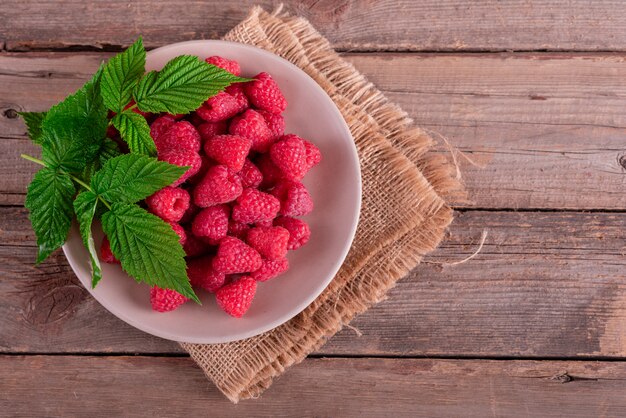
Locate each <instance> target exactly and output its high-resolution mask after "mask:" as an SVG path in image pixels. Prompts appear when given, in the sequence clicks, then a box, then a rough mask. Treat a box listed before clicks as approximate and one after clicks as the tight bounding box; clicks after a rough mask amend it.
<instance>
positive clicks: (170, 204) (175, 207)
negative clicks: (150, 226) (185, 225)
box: [146, 187, 189, 222]
mask: <svg viewBox="0 0 626 418" xmlns="http://www.w3.org/2000/svg"><path fill="white" fill-rule="evenodd" d="M146 204H147V205H148V208H149V209H150V211H151V212H152V213H154V214H155V215H156V216H158V217H159V218H161V219H163V220H164V221H166V222H178V221H180V219H181V218H182V217H183V215H184V214H185V211H186V210H187V209H188V208H189V193H187V191H186V190H184V189H180V188H178V187H164V188H163V189H161V190H159V191H157V192H156V193H154V194H153V195H152V196H148V197H147V198H146Z"/></svg>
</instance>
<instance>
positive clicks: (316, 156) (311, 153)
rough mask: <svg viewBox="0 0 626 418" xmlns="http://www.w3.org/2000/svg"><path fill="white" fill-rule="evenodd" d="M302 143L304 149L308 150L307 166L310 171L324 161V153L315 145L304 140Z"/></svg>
mask: <svg viewBox="0 0 626 418" xmlns="http://www.w3.org/2000/svg"><path fill="white" fill-rule="evenodd" d="M302 142H303V143H304V149H305V150H306V165H307V166H308V167H309V170H310V169H311V168H313V167H315V166H316V165H318V164H319V163H320V161H322V153H321V152H320V149H319V148H318V147H316V146H315V145H314V144H313V143H311V142H309V141H306V140H302Z"/></svg>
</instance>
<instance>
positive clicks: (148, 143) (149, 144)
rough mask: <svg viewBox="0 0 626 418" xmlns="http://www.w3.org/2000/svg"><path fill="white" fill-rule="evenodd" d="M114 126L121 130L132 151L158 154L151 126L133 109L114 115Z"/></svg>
mask: <svg viewBox="0 0 626 418" xmlns="http://www.w3.org/2000/svg"><path fill="white" fill-rule="evenodd" d="M112 122H113V126H115V127H116V128H117V130H118V131H120V135H122V139H124V141H126V143H127V144H128V148H129V149H130V152H132V153H137V154H145V155H156V146H155V145H154V141H153V140H152V137H151V136H150V127H149V126H148V122H146V118H144V117H143V116H141V115H140V114H138V113H135V112H133V111H129V110H126V111H124V112H122V113H118V114H117V115H115V116H114V117H113V120H112Z"/></svg>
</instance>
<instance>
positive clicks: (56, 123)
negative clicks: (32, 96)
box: [41, 71, 108, 172]
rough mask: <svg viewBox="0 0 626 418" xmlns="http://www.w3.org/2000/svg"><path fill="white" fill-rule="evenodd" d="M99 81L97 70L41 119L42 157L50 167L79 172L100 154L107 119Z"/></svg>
mask: <svg viewBox="0 0 626 418" xmlns="http://www.w3.org/2000/svg"><path fill="white" fill-rule="evenodd" d="M99 79H100V71H98V72H97V73H96V74H95V75H94V77H93V78H92V79H91V80H90V81H88V82H87V83H86V84H85V85H84V86H83V87H82V88H81V89H80V90H78V91H77V92H76V93H75V94H73V95H71V96H69V97H67V98H66V99H65V100H63V101H62V102H61V103H59V104H57V105H55V106H53V107H52V108H51V109H50V110H49V111H48V112H47V114H46V116H45V118H44V119H43V121H42V124H41V127H42V134H41V144H42V147H43V151H42V156H43V160H44V161H45V162H46V163H48V164H49V166H50V167H51V168H54V169H62V170H65V171H70V172H78V171H80V170H82V168H83V167H85V165H86V164H87V163H88V162H90V161H92V160H93V159H94V158H95V157H96V155H97V154H98V152H99V151H100V148H101V146H102V142H103V140H104V137H105V136H106V129H107V124H108V120H107V111H106V108H105V107H104V103H103V101H102V98H101V97H100V88H99Z"/></svg>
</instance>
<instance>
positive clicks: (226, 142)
mask: <svg viewBox="0 0 626 418" xmlns="http://www.w3.org/2000/svg"><path fill="white" fill-rule="evenodd" d="M251 146H252V141H251V140H249V139H248V138H244V137H241V136H237V135H218V136H214V137H213V138H211V139H209V140H208V141H206V142H205V143H204V152H205V153H206V155H208V156H209V157H211V158H212V159H214V160H215V161H217V162H218V163H219V164H223V165H225V166H226V167H228V168H230V169H231V170H233V171H239V170H241V168H242V167H243V164H244V162H245V161H246V157H247V156H248V153H249V152H250V147H251Z"/></svg>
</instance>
